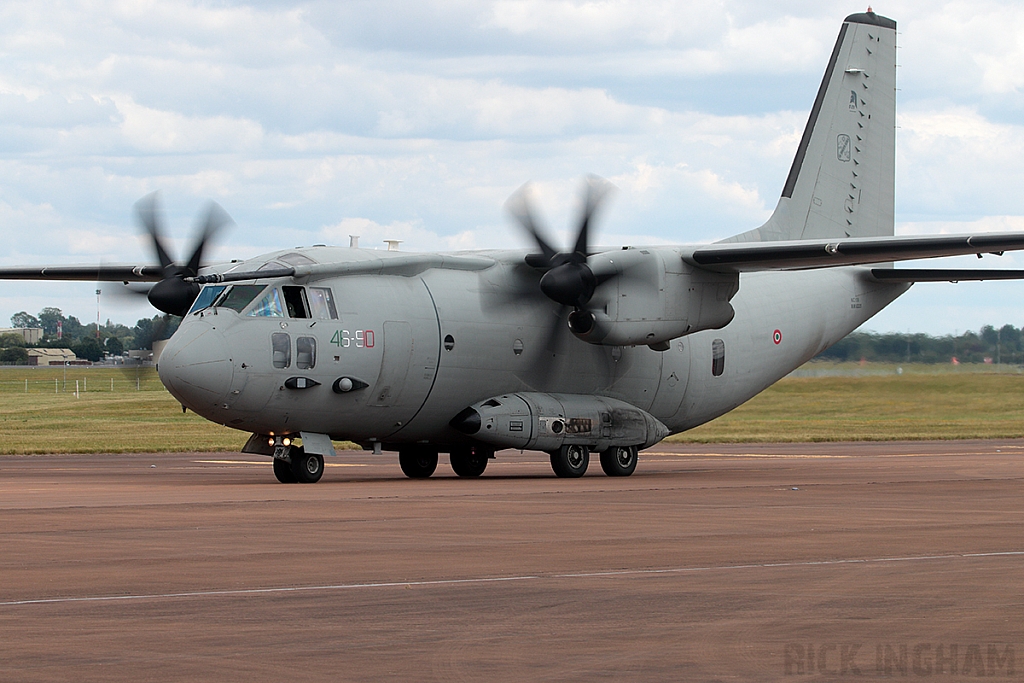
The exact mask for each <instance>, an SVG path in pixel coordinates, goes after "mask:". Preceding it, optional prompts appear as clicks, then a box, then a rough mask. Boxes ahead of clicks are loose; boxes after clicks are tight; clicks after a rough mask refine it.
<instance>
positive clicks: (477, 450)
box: [448, 446, 494, 477]
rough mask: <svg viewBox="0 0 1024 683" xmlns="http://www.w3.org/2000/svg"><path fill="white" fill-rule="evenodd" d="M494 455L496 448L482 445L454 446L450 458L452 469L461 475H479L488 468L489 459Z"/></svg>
mask: <svg viewBox="0 0 1024 683" xmlns="http://www.w3.org/2000/svg"><path fill="white" fill-rule="evenodd" d="M492 457H494V450H492V449H487V448H483V447H482V446H461V447H459V448H453V449H452V452H451V454H449V456H448V459H449V461H450V462H451V464H452V471H453V472H455V474H457V475H459V476H460V477H479V476H480V475H481V474H483V473H484V470H485V469H487V461H488V460H490V459H491V458H492Z"/></svg>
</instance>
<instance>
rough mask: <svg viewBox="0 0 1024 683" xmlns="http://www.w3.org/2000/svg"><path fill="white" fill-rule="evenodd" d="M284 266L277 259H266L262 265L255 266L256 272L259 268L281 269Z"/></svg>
mask: <svg viewBox="0 0 1024 683" xmlns="http://www.w3.org/2000/svg"><path fill="white" fill-rule="evenodd" d="M282 268H284V266H283V265H282V264H280V263H278V262H277V261H267V262H266V263H264V264H263V265H262V266H260V267H259V268H257V269H256V270H257V272H258V271H261V270H281V269H282Z"/></svg>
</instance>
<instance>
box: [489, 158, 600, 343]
mask: <svg viewBox="0 0 1024 683" xmlns="http://www.w3.org/2000/svg"><path fill="white" fill-rule="evenodd" d="M611 188H612V186H611V184H610V183H608V182H607V181H605V180H603V179H601V178H598V177H597V176H590V177H588V178H587V185H586V191H585V195H584V204H583V214H582V215H581V216H580V220H579V229H578V230H577V232H576V244H575V245H574V246H573V248H572V251H567V252H558V251H555V249H554V248H553V247H552V246H551V245H550V244H549V243H548V241H547V240H545V239H544V237H543V236H542V235H541V234H540V231H539V230H538V229H537V221H536V220H534V217H533V211H532V209H531V207H530V202H529V199H528V197H527V186H525V185H524V186H523V187H521V188H519V189H518V190H517V191H516V192H515V194H513V195H512V196H511V197H510V198H509V200H508V201H507V202H506V203H505V208H506V209H507V210H508V211H509V213H511V214H512V216H513V217H514V218H515V219H516V220H517V221H518V222H519V224H520V225H522V226H523V228H524V229H525V230H526V231H527V232H528V233H530V236H531V237H533V239H534V241H535V242H536V243H537V246H538V247H539V248H540V251H541V253H539V254H529V255H527V257H526V263H527V264H528V265H530V266H532V267H533V268H536V269H538V270H542V271H544V275H543V276H541V279H540V289H541V291H542V292H543V293H544V295H545V296H547V297H548V298H549V299H551V300H552V301H554V302H556V303H559V304H562V305H563V306H572V307H573V312H572V313H570V314H569V329H571V330H572V331H573V332H575V333H577V334H586V333H587V332H589V331H590V330H591V329H593V327H594V314H593V313H591V312H590V311H588V310H586V305H587V304H588V303H589V302H590V299H591V298H592V297H593V296H594V291H595V290H596V289H597V287H598V285H600V284H601V283H602V282H605V281H606V280H608V279H609V278H611V277H613V276H614V274H613V273H609V274H595V273H594V271H593V270H592V269H591V268H590V266H589V265H588V264H587V258H588V257H589V255H590V254H589V251H588V248H589V239H590V223H591V221H592V220H593V219H594V216H595V214H596V213H597V210H598V208H599V207H600V205H601V202H602V201H603V200H604V198H605V197H606V196H607V195H608V192H609V191H610V190H611Z"/></svg>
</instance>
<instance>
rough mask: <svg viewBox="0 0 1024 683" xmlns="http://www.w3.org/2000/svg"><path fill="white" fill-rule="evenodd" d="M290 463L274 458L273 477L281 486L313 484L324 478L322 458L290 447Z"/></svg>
mask: <svg viewBox="0 0 1024 683" xmlns="http://www.w3.org/2000/svg"><path fill="white" fill-rule="evenodd" d="M290 455H291V462H290V463H289V462H287V461H285V460H280V459H278V458H274V476H275V477H277V480H278V481H279V482H281V483H282V484H294V483H296V482H297V483H300V484H315V483H317V482H318V481H320V477H322V476H324V457H323V456H322V455H316V454H315V453H306V451H305V449H304V448H302V446H292V449H291V452H290Z"/></svg>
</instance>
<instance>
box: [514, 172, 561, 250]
mask: <svg viewBox="0 0 1024 683" xmlns="http://www.w3.org/2000/svg"><path fill="white" fill-rule="evenodd" d="M529 187H530V184H529V183H526V184H525V185H523V186H522V187H520V188H519V189H518V190H516V191H515V192H513V193H512V196H511V197H509V198H508V200H507V201H506V202H505V210H506V211H508V212H509V213H510V214H512V217H513V218H515V219H516V221H517V222H518V223H519V225H521V226H523V228H525V229H526V232H528V233H529V234H530V236H531V237H533V241H534V242H536V243H537V246H538V247H540V251H541V254H543V257H544V262H545V263H550V262H551V261H552V260H553V259H554V257H555V256H556V255H557V254H558V252H557V251H555V249H554V247H552V246H551V245H550V244H549V243H548V241H547V240H545V239H544V238H543V237H542V236H541V234H540V231H539V230H538V229H537V222H536V221H535V220H534V219H533V209H532V207H531V206H530V199H529Z"/></svg>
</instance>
